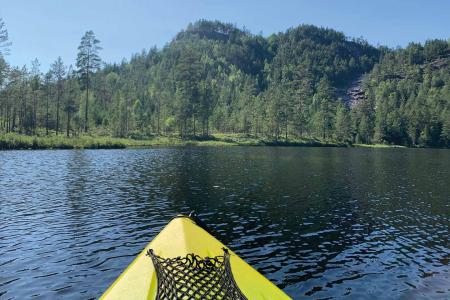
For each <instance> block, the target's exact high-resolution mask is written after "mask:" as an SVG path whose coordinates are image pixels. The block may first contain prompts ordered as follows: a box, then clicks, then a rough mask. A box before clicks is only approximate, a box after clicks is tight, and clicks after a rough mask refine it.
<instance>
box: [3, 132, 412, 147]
mask: <svg viewBox="0 0 450 300" xmlns="http://www.w3.org/2000/svg"><path fill="white" fill-rule="evenodd" d="M164 146H165V147H173V146H292V147H352V146H353V147H364V148H406V147H404V146H396V145H384V144H374V145H366V144H354V145H349V144H345V143H339V142H336V141H321V140H317V139H307V138H304V139H295V140H288V141H283V140H282V141H276V140H270V139H264V138H255V137H248V136H244V135H240V134H214V135H211V136H208V137H196V138H195V139H194V138H190V139H181V138H180V137H178V136H155V137H151V138H148V139H140V140H138V139H127V138H113V137H103V136H80V137H71V138H67V137H64V136H61V135H60V136H55V135H53V136H49V137H46V136H27V135H20V134H14V133H9V134H0V150H25V149H123V148H139V147H141V148H145V147H164Z"/></svg>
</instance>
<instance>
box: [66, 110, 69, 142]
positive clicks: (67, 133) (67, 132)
mask: <svg viewBox="0 0 450 300" xmlns="http://www.w3.org/2000/svg"><path fill="white" fill-rule="evenodd" d="M66 135H67V137H69V135H70V109H67V129H66Z"/></svg>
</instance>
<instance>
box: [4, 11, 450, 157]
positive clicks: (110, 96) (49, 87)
mask: <svg viewBox="0 0 450 300" xmlns="http://www.w3.org/2000/svg"><path fill="white" fill-rule="evenodd" d="M9 48H10V43H9V37H8V31H7V27H6V24H5V23H4V22H3V21H1V19H0V149H46V148H123V147H137V146H142V147H143V146H156V145H167V146H170V145H290V146H349V145H360V144H362V145H372V146H373V145H379V146H392V145H401V146H406V147H450V42H449V41H448V40H439V39H435V40H429V41H427V42H425V43H424V44H420V43H411V44H409V45H408V46H407V47H405V48H397V49H390V48H387V47H383V46H378V47H374V46H372V45H370V44H369V43H368V42H367V41H365V40H363V39H361V38H358V39H354V38H349V37H346V36H345V35H344V34H343V33H341V32H338V31H335V30H332V29H327V28H319V27H315V26H312V25H301V26H298V27H295V28H290V29H288V30H286V31H285V32H280V33H276V34H272V35H270V36H267V37H264V36H262V35H255V34H252V33H250V32H249V31H247V30H243V29H239V28H237V27H236V26H234V25H231V24H227V23H222V22H219V21H206V20H200V21H197V22H195V23H193V24H191V25H189V26H188V27H187V28H186V29H185V30H182V31H181V32H179V33H178V34H177V35H176V36H175V37H174V38H173V39H172V40H171V41H170V42H169V43H168V44H167V45H165V46H164V47H162V48H161V49H157V48H156V47H153V48H151V49H149V50H143V51H142V52H141V53H138V54H134V55H133V56H132V57H131V59H130V60H129V61H126V60H124V61H122V62H121V63H113V64H111V63H104V62H102V60H101V50H102V48H101V42H100V40H99V39H97V37H96V36H95V34H94V32H92V31H87V32H86V33H85V34H84V35H83V37H82V38H81V41H80V44H79V47H78V54H77V57H76V63H75V65H74V66H72V65H70V66H67V65H66V64H65V63H64V62H63V60H62V59H61V58H60V57H58V58H56V60H55V62H54V63H53V64H52V65H51V66H50V69H49V70H46V71H42V70H41V68H40V64H39V61H38V59H34V60H32V63H31V65H30V66H21V67H16V66H12V65H10V64H8V61H7V58H8V53H9V52H10V51H9ZM30 55H32V54H30Z"/></svg>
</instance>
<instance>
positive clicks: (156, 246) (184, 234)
mask: <svg viewBox="0 0 450 300" xmlns="http://www.w3.org/2000/svg"><path fill="white" fill-rule="evenodd" d="M224 247H225V246H224V245H223V244H222V243H221V242H220V241H218V240H217V239H216V238H214V237H213V236H212V235H210V234H209V233H208V232H207V231H206V230H204V229H203V228H201V227H199V226H198V225H196V224H195V222H194V221H193V220H191V219H190V218H188V217H177V218H175V219H173V220H172V221H171V222H170V223H169V224H167V226H166V227H164V229H163V230H162V231H161V232H160V233H159V234H158V235H157V236H156V237H155V238H154V239H153V240H152V241H151V242H150V243H149V244H148V245H147V246H146V247H145V248H144V250H143V251H142V252H141V253H140V254H139V255H138V256H137V257H136V259H135V260H134V261H133V262H132V263H131V264H130V265H129V266H128V267H127V268H126V269H125V271H124V272H123V273H122V274H121V275H120V276H119V277H118V278H117V279H116V281H115V282H114V283H113V284H112V285H111V286H110V287H109V288H108V289H107V290H106V291H105V293H104V294H103V295H102V296H101V298H100V299H104V300H111V299H155V298H156V293H157V278H156V272H155V269H154V267H153V264H152V261H151V259H150V257H148V256H147V255H146V253H147V251H148V250H149V249H153V251H154V252H155V254H156V255H158V256H160V257H166V258H169V257H179V256H181V257H184V256H186V255H187V254H190V253H194V254H196V255H199V256H200V257H215V256H220V255H223V248H224ZM225 248H226V247H225ZM229 253H230V265H231V270H232V273H233V277H234V280H235V282H236V284H237V286H238V287H239V289H240V290H241V292H242V293H243V294H244V295H245V296H246V297H247V299H281V300H282V299H291V298H290V297H289V296H288V295H286V294H285V293H284V292H283V291H282V290H280V289H279V288H278V287H277V286H276V285H274V284H273V283H271V282H270V281H269V280H268V279H266V278H265V277H264V276H263V275H261V274H260V273H259V272H258V271H256V270H255V269H253V268H252V267H251V266H250V265H248V264H247V263H246V262H245V261H244V260H242V259H241V258H240V257H239V256H237V255H236V254H235V253H233V252H232V251H231V250H230V251H229Z"/></svg>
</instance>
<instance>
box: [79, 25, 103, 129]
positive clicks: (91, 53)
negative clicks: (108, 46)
mask: <svg viewBox="0 0 450 300" xmlns="http://www.w3.org/2000/svg"><path fill="white" fill-rule="evenodd" d="M99 44H100V41H99V40H98V39H97V38H96V37H95V35H94V32H93V31H92V30H89V31H87V32H86V33H85V34H84V36H83V37H82V38H81V42H80V46H78V56H77V64H76V65H77V68H78V72H79V74H80V76H81V79H82V82H83V85H84V89H85V90H86V98H85V106H84V132H85V133H86V132H87V131H88V126H89V125H88V107H89V85H90V80H91V79H90V76H91V75H92V73H93V72H94V71H95V70H98V69H99V68H100V64H101V59H100V56H99V54H98V52H99V51H100V50H101V49H102V48H101V47H100V46H99Z"/></svg>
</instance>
